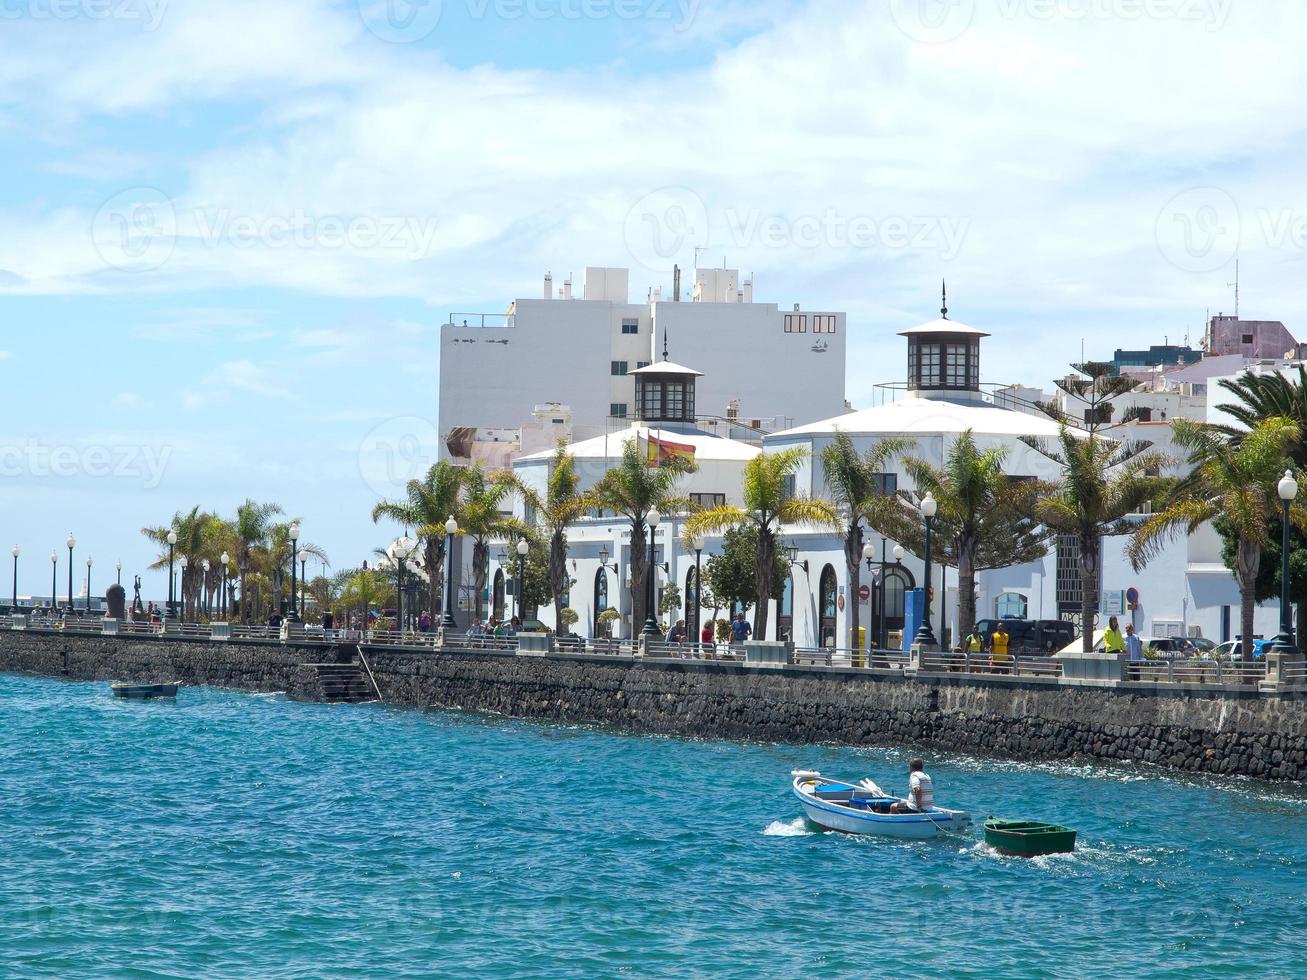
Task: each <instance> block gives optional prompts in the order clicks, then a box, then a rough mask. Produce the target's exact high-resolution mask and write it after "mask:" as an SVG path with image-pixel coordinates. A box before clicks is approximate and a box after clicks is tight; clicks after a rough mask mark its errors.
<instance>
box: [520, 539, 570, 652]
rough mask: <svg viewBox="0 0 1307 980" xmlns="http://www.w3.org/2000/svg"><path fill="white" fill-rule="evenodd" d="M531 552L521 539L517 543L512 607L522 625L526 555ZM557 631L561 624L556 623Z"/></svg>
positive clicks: (524, 603)
mask: <svg viewBox="0 0 1307 980" xmlns="http://www.w3.org/2000/svg"><path fill="white" fill-rule="evenodd" d="M530 550H531V545H530V544H528V543H527V540H526V538H523V539H522V540H521V541H519V542H518V543H517V595H516V596H514V597H513V598H514V605H515V606H516V607H517V621H518V623H519V624H520V623H522V621H523V620H525V619H526V602H525V592H526V555H527V552H528V551H530ZM555 626H556V627H557V628H558V629H562V626H563V624H562V623H556V624H555Z"/></svg>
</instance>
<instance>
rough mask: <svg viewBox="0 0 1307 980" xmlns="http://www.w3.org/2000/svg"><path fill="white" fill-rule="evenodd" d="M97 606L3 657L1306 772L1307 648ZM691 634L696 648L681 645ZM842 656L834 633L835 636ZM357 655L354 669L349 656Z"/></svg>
mask: <svg viewBox="0 0 1307 980" xmlns="http://www.w3.org/2000/svg"><path fill="white" fill-rule="evenodd" d="M107 628H108V629H110V630H118V631H119V632H117V633H116V634H114V633H112V632H110V633H108V634H106V633H105V632H104V631H105V629H106V626H105V624H104V622H103V621H95V620H86V621H82V622H77V621H69V622H66V623H54V624H45V625H44V626H38V625H35V624H33V625H29V626H28V627H27V628H25V629H14V628H12V626H11V627H10V628H9V629H3V630H0V669H3V670H7V671H15V672H32V673H39V674H45V675H49V676H56V677H66V678H70V679H85V680H102V681H103V680H111V679H122V678H130V679H133V680H141V681H146V680H152V681H158V680H174V679H175V680H182V681H184V682H185V683H187V684H192V685H210V686H215V687H231V688H236V689H242V690H249V691H265V692H273V691H284V692H287V693H288V694H289V695H290V696H292V697H294V698H297V699H301V700H335V699H337V698H335V697H333V692H334V691H336V690H337V688H336V687H333V686H332V685H344V687H343V689H344V690H347V691H350V692H352V693H353V694H355V695H356V696H355V697H354V698H352V699H353V700H363V699H367V700H377V701H382V702H384V703H387V704H391V705H399V706H410V707H417V708H466V709H474V710H483V711H492V712H496V713H499V714H504V715H509V716H515V717H524V718H543V719H550V720H554V721H560V722H566V723H585V724H600V725H607V726H612V727H615V728H618V729H623V730H629V731H640V732H656V733H660V734H675V735H689V736H701V737H725V738H737V739H750V740H765V741H774V742H794V743H818V742H820V743H834V744H844V745H909V744H920V745H923V746H931V747H936V748H942V749H953V750H965V751H970V752H980V753H989V754H994V755H999V756H1004V757H1008V758H1014V759H1034V760H1044V759H1069V758H1076V757H1086V758H1101V759H1115V760H1126V761H1131V762H1136V763H1149V764H1156V765H1159V766H1164V767H1168V768H1172V769H1176V770H1185V771H1194V772H1206V773H1215V774H1230V775H1246V776H1253V777H1257V778H1262V779H1270V780H1301V779H1303V778H1304V777H1307V683H1305V682H1304V681H1303V679H1302V673H1301V668H1302V665H1301V664H1293V665H1288V666H1284V665H1281V666H1280V670H1279V676H1278V677H1272V676H1270V675H1268V673H1267V672H1266V669H1265V668H1264V667H1262V668H1261V673H1260V674H1258V673H1256V672H1255V671H1254V670H1253V669H1252V668H1251V667H1249V668H1248V669H1243V667H1242V665H1241V669H1240V670H1238V671H1224V672H1222V673H1220V674H1218V673H1217V672H1216V670H1215V669H1214V670H1212V671H1211V672H1199V673H1193V674H1185V673H1182V674H1179V675H1176V674H1175V673H1174V671H1173V672H1172V674H1171V676H1167V675H1166V674H1165V665H1158V664H1157V663H1155V662H1153V663H1149V664H1147V665H1146V666H1148V667H1150V668H1153V669H1152V672H1151V673H1149V674H1148V675H1146V676H1129V675H1127V676H1123V677H1121V678H1120V679H1115V680H1085V679H1079V678H1074V677H1068V676H1066V675H1065V672H1064V671H1065V665H1066V663H1067V661H1062V660H1058V659H1049V658H1033V657H1032V658H1030V660H1029V662H1027V661H1025V660H1024V659H1023V660H1020V661H1018V663H1017V672H1016V673H1015V674H995V673H990V672H988V670H987V664H986V665H985V667H986V669H985V670H983V671H982V670H981V669H980V667H981V665H980V664H978V663H974V662H972V663H968V662H967V661H965V660H961V659H959V658H950V659H949V660H948V661H943V660H940V659H939V658H938V655H931V656H926V657H924V658H921V659H917V660H914V659H913V658H911V657H907V656H904V655H894V654H890V653H888V652H885V653H875V654H873V655H872V656H871V658H870V660H869V663H868V664H867V665H866V666H854V665H851V664H840V663H833V662H831V661H832V660H833V659H835V658H834V657H832V656H826V659H825V660H823V659H822V656H823V655H825V654H827V653H828V652H822V654H821V655H819V653H818V652H816V651H803V650H791V651H787V657H786V662H785V663H780V664H778V663H775V662H773V661H766V660H759V659H757V658H756V657H755V655H757V654H762V655H767V654H772V653H774V652H775V651H774V650H773V649H769V648H768V645H766V644H762V645H749V646H747V647H746V648H745V649H744V650H739V649H735V648H730V647H720V648H716V649H714V650H712V651H711V653H708V652H706V651H691V650H690V649H688V648H686V649H681V648H678V647H675V646H669V645H654V646H650V647H648V648H647V649H645V650H643V651H641V649H640V648H638V647H632V646H630V645H628V644H623V643H618V642H612V643H607V642H603V641H600V642H598V643H594V642H586V643H581V644H578V646H577V647H576V648H575V649H569V650H557V649H552V647H551V645H550V643H549V641H548V638H546V637H543V636H536V635H524V636H522V637H519V638H516V639H496V640H481V641H469V640H467V639H466V638H454V637H451V638H450V639H449V642H447V643H444V644H442V643H441V640H440V637H439V636H438V635H422V634H405V635H404V636H400V635H398V634H393V633H382V632H377V633H370V634H369V635H367V636H366V637H362V638H361V642H360V641H359V639H355V638H350V639H348V640H346V639H345V638H343V637H341V638H339V639H340V640H341V642H328V641H327V638H326V637H325V636H323V635H322V634H321V633H320V632H317V631H295V632H291V633H288V634H287V635H285V636H283V635H281V634H279V633H277V632H276V631H271V630H266V629H263V628H258V627H256V628H245V627H232V633H233V634H234V635H229V636H224V635H223V634H224V633H226V632H227V631H225V630H223V629H221V628H220V629H217V630H213V629H211V628H208V627H194V626H191V627H186V628H184V629H183V628H181V627H178V628H177V629H176V631H175V632H174V631H169V632H164V633H159V632H155V631H153V630H149V631H147V632H142V633H139V634H126V633H123V632H121V630H122V628H123V624H113V625H111V626H109V627H107ZM692 652H694V653H697V656H690V654H691V653H692ZM836 656H838V652H837V653H836ZM351 672H352V673H353V675H354V676H353V678H352V679H351V680H349V681H348V682H346V681H344V680H342V677H341V675H342V673H343V674H349V673H351Z"/></svg>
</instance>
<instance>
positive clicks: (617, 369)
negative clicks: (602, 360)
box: [612, 361, 628, 378]
mask: <svg viewBox="0 0 1307 980" xmlns="http://www.w3.org/2000/svg"><path fill="white" fill-rule="evenodd" d="M627 367H628V362H626V361H613V366H612V371H613V376H614V377H618V378H622V377H625V376H626V371H627Z"/></svg>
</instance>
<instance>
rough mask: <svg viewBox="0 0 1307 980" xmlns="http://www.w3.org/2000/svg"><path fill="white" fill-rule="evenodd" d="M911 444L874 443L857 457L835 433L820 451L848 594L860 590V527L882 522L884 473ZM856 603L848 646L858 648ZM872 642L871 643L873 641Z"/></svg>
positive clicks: (903, 441)
mask: <svg viewBox="0 0 1307 980" xmlns="http://www.w3.org/2000/svg"><path fill="white" fill-rule="evenodd" d="M914 445H915V443H914V441H913V440H911V439H899V438H884V439H878V440H877V441H876V442H875V443H873V444H872V446H871V448H869V449H868V450H867V451H866V452H865V453H863V454H861V455H859V454H858V451H857V449H856V448H855V447H854V445H853V440H852V439H850V438H849V434H848V433H847V432H843V431H841V430H840V429H838V428H837V429H836V430H835V441H834V442H832V443H831V444H830V445H829V446H827V447H826V448H825V449H823V450H822V451H821V462H822V467H823V468H824V469H825V471H826V485H827V486H828V487H829V488H830V493H831V498H832V500H833V501H834V503H835V506H836V507H837V508H839V512H840V517H841V519H842V520H843V521H844V564H845V567H846V568H847V570H848V574H849V594H850V595H851V596H855V597H856V596H857V595H858V593H859V590H860V589H861V588H862V546H863V541H864V534H863V525H864V524H866V525H867V526H869V527H875V526H876V525H877V523H878V521H881V520H883V514H884V511H885V509H886V507H887V506H888V505H889V504H890V502H889V501H888V500H887V497H886V493H885V490H886V486H885V479H884V476H885V469H886V466H887V464H888V463H889V461H890V460H891V459H893V458H894V457H895V456H898V455H900V454H901V453H904V452H907V451H908V449H910V448H911V447H912V446H914ZM860 605H861V604H860V603H859V602H858V601H857V600H856V598H855V600H854V601H853V602H852V603H851V609H850V612H849V637H850V639H849V646H850V647H851V648H856V647H857V646H858V626H859V623H858V620H859V618H860V616H861V610H860V608H859V607H860ZM873 642H874V641H873Z"/></svg>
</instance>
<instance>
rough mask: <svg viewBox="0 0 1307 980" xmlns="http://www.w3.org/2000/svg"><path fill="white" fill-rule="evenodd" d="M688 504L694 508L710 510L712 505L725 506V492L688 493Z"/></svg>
mask: <svg viewBox="0 0 1307 980" xmlns="http://www.w3.org/2000/svg"><path fill="white" fill-rule="evenodd" d="M690 506H691V507H692V508H694V509H696V510H712V509H713V508H714V507H725V506H726V494H724V493H692V494H690Z"/></svg>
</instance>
